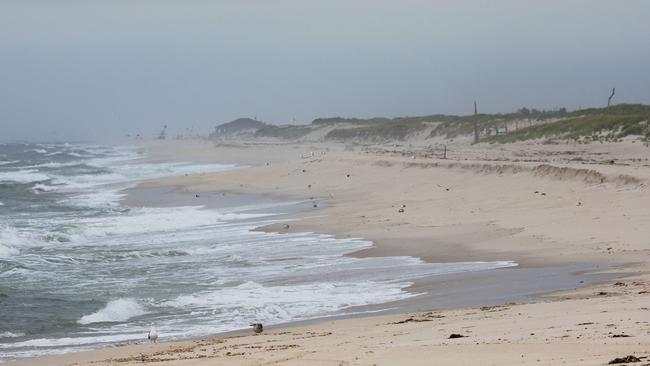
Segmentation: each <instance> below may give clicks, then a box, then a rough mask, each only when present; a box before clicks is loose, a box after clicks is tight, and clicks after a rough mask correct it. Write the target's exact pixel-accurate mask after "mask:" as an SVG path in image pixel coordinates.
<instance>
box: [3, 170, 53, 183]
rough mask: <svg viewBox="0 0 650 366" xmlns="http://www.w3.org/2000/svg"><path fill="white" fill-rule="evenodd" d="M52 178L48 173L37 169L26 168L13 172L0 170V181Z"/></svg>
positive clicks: (29, 180) (35, 180) (28, 180)
mask: <svg viewBox="0 0 650 366" xmlns="http://www.w3.org/2000/svg"><path fill="white" fill-rule="evenodd" d="M48 179H50V177H49V176H48V175H47V174H43V173H39V171H38V170H35V169H25V170H18V171H13V172H0V182H16V183H31V182H41V181H45V180H48Z"/></svg>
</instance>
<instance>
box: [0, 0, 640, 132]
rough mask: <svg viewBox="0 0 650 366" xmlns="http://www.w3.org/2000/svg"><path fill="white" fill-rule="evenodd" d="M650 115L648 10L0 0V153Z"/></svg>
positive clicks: (328, 0)
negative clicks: (264, 131) (351, 121)
mask: <svg viewBox="0 0 650 366" xmlns="http://www.w3.org/2000/svg"><path fill="white" fill-rule="evenodd" d="M613 86H616V88H617V89H616V90H617V94H616V98H615V101H616V102H630V103H632V102H635V103H650V1H646V0H638V1H632V0H628V1H614V0H608V1H601V0H585V1H566V0H551V1H549V0H545V1H526V0H509V1H451V0H450V1H435V0H428V1H415V0H406V1H405V0H400V1H397V0H392V1H389V0H356V1H355V0H322V1H318V2H317V1H310V0H263V1H246V0H232V1H229V0H214V1H163V0H156V1H137V0H128V1H116V0H110V1H109V0H106V1H91V0H80V1H61V0H59V1H51V0H47V1H29V0H17V1H9V0H0V140H14V139H32V140H34V139H37V140H52V139H56V140H62V139H74V140H78V139H99V138H107V137H119V136H123V135H124V134H126V133H142V134H144V135H153V134H154V133H156V132H158V130H159V129H160V127H161V126H162V125H164V124H168V125H169V126H170V129H171V130H172V131H179V130H183V129H185V128H189V127H190V126H192V125H194V126H195V128H196V129H198V130H201V131H207V130H208V129H209V128H210V127H211V126H213V125H215V124H217V123H220V122H226V121H229V120H232V119H234V118H237V117H242V116H248V117H254V116H257V118H258V119H261V120H264V121H267V122H274V123H287V122H291V121H292V120H293V118H295V119H296V121H297V122H299V123H303V122H309V121H311V120H312V119H314V118H316V117H325V116H346V117H371V116H406V115H424V114H433V113H449V114H452V113H453V114H467V113H471V112H472V101H473V100H474V99H477V100H478V102H479V109H480V110H481V111H483V112H508V111H512V110H515V109H517V108H519V107H522V106H528V107H535V108H540V109H549V108H554V107H560V106H566V107H567V108H569V109H574V108H578V107H587V106H601V105H603V104H605V103H606V100H607V96H608V93H609V90H610V89H611V88H612V87H613Z"/></svg>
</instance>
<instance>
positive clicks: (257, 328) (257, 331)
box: [251, 323, 264, 334]
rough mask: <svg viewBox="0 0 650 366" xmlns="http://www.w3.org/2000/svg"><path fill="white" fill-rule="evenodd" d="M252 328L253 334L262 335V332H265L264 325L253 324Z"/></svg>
mask: <svg viewBox="0 0 650 366" xmlns="http://www.w3.org/2000/svg"><path fill="white" fill-rule="evenodd" d="M251 327H253V332H255V334H260V333H262V331H264V327H263V326H262V323H253V324H251Z"/></svg>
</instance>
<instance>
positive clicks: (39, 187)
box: [32, 183, 56, 193]
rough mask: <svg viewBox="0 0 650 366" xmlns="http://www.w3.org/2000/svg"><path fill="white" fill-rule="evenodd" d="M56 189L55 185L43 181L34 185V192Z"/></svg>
mask: <svg viewBox="0 0 650 366" xmlns="http://www.w3.org/2000/svg"><path fill="white" fill-rule="evenodd" d="M54 190H56V187H55V186H51V185H47V184H42V183H37V184H35V185H34V186H33V187H32V191H33V192H34V193H41V192H50V191H54Z"/></svg>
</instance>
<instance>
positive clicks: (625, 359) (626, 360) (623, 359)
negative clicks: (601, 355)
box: [608, 355, 641, 365]
mask: <svg viewBox="0 0 650 366" xmlns="http://www.w3.org/2000/svg"><path fill="white" fill-rule="evenodd" d="M633 362H641V359H639V358H638V357H635V356H632V355H629V356H625V357H618V358H615V359H613V360H611V361H609V363H608V365H616V364H619V363H633Z"/></svg>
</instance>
